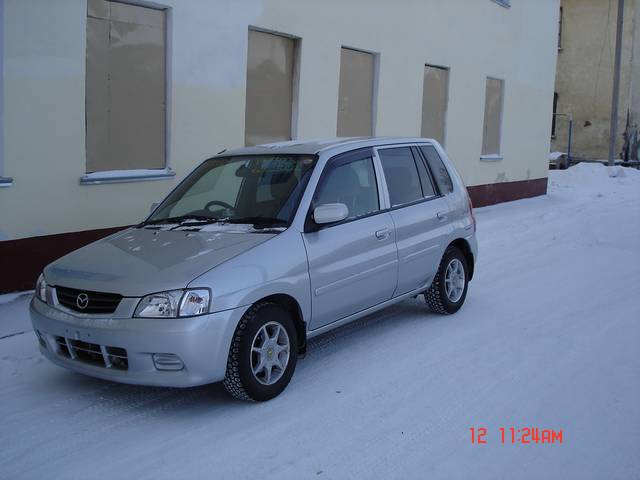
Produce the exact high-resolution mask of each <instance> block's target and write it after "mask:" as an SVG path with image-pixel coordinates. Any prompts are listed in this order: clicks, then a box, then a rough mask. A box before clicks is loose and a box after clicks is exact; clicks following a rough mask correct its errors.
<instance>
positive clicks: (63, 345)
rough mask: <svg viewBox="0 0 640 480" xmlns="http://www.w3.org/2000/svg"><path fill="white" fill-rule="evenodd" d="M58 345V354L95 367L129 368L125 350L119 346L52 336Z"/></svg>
mask: <svg viewBox="0 0 640 480" xmlns="http://www.w3.org/2000/svg"><path fill="white" fill-rule="evenodd" d="M54 338H55V341H56V345H57V346H58V354H60V355H62V356H63V357H66V358H70V359H72V360H78V361H80V362H83V363H88V364H90V365H95V366H97V367H105V368H115V369H117V370H128V369H129V358H128V357H127V351H126V350H125V349H124V348H119V347H107V346H105V345H96V344H95V343H88V342H83V341H81V340H72V339H70V338H65V337H59V336H56V337H54Z"/></svg>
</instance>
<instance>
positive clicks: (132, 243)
mask: <svg viewBox="0 0 640 480" xmlns="http://www.w3.org/2000/svg"><path fill="white" fill-rule="evenodd" d="M275 235H276V234H275V233H254V232H225V231H224V230H221V231H199V232H185V231H162V230H148V229H142V228H130V229H127V230H124V231H123V232H119V233H117V234H115V235H112V236H110V237H107V238H105V239H102V240H99V241H97V242H95V243H92V244H90V245H87V246H85V247H82V248H80V249H78V250H75V251H74V252H71V253H69V254H68V255H65V256H64V257H62V258H60V259H58V260H56V261H55V262H53V263H51V264H50V265H48V266H47V268H46V269H45V273H44V274H45V279H46V281H47V283H48V284H49V285H53V286H65V287H71V288H77V289H81V290H88V291H95V292H108V293H118V294H120V295H123V296H126V297H141V296H144V295H147V294H149V293H154V292H159V291H163V290H172V289H178V288H185V287H186V286H187V285H188V284H189V282H191V281H192V280H194V279H195V278H197V277H198V276H200V275H202V274H203V273H205V272H206V271H208V270H210V269H212V268H213V267H215V266H217V265H220V264H221V263H222V262H224V261H226V260H229V259H230V258H233V257H235V256H237V255H239V254H241V253H243V252H245V251H247V250H249V249H251V248H253V247H255V246H256V245H259V244H260V243H263V242H265V241H267V240H269V239H270V238H273V237H274V236H275Z"/></svg>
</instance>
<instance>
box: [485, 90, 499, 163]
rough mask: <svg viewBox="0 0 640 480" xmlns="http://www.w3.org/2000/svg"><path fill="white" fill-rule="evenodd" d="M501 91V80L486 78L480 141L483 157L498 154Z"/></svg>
mask: <svg viewBox="0 0 640 480" xmlns="http://www.w3.org/2000/svg"><path fill="white" fill-rule="evenodd" d="M503 90H504V81H503V80H497V79H495V78H487V90H486V95H485V104H484V135H483V140H482V154H483V155H498V154H499V153H500V135H501V129H502V100H503V93H504V92H503Z"/></svg>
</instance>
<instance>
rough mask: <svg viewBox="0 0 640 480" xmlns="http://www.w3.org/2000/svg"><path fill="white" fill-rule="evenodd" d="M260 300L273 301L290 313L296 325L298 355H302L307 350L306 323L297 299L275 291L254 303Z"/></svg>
mask: <svg viewBox="0 0 640 480" xmlns="http://www.w3.org/2000/svg"><path fill="white" fill-rule="evenodd" d="M262 302H270V303H275V304H276V305H279V306H280V307H282V308H284V309H285V310H286V311H287V312H289V313H290V314H291V318H293V323H294V325H295V327H296V336H297V339H298V355H304V354H305V353H306V351H307V323H306V322H305V321H304V316H303V314H302V308H301V307H300V304H299V303H298V301H297V300H296V299H295V298H294V297H292V296H291V295H287V294H286V293H276V294H273V295H269V296H266V297H263V298H261V299H260V300H258V301H257V302H255V303H262Z"/></svg>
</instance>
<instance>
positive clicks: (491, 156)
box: [480, 75, 507, 162]
mask: <svg viewBox="0 0 640 480" xmlns="http://www.w3.org/2000/svg"><path fill="white" fill-rule="evenodd" d="M490 80H495V81H498V82H500V84H501V87H502V88H501V89H500V118H499V119H498V151H497V152H496V153H483V152H484V146H485V145H484V134H485V129H486V126H487V125H486V117H487V86H488V84H489V81H490ZM506 89H507V82H506V81H505V79H504V78H499V77H492V76H490V75H488V76H487V77H486V78H485V84H484V108H483V120H482V145H481V149H480V160H481V161H485V162H496V161H500V160H502V159H503V158H504V156H503V154H502V139H503V126H504V101H505V98H506V97H505V93H506Z"/></svg>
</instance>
